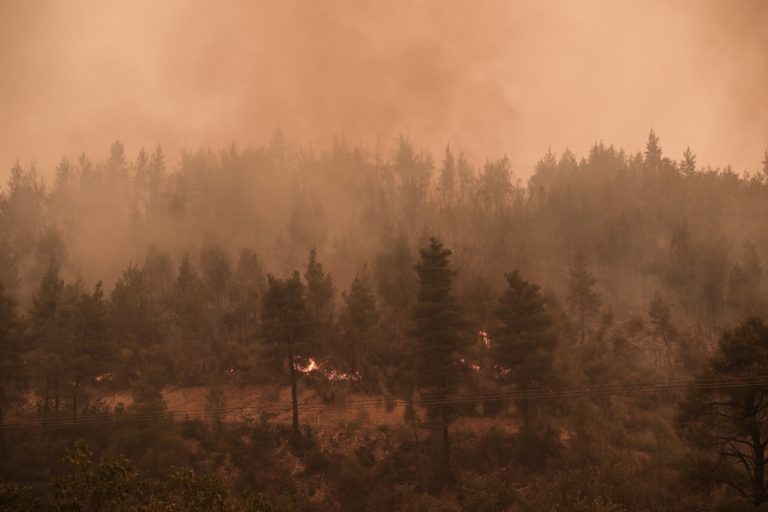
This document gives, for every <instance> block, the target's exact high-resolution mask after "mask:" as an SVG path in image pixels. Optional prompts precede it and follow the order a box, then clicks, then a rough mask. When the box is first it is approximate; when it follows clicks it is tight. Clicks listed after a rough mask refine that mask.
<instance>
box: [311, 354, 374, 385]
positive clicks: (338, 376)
mask: <svg viewBox="0 0 768 512" xmlns="http://www.w3.org/2000/svg"><path fill="white" fill-rule="evenodd" d="M296 369H297V370H299V371H300V372H301V373H306V374H308V373H311V372H315V371H317V372H320V373H321V374H323V376H324V377H325V378H326V379H328V380H337V381H358V380H360V379H361V378H362V377H361V376H360V374H359V373H358V372H354V373H347V372H343V371H341V370H337V369H336V368H332V367H330V366H329V365H322V366H321V365H320V363H318V362H317V360H316V359H315V358H313V357H310V358H309V363H308V364H307V365H306V366H301V365H297V366H296Z"/></svg>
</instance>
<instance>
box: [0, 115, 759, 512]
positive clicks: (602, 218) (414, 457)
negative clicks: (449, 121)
mask: <svg viewBox="0 0 768 512" xmlns="http://www.w3.org/2000/svg"><path fill="white" fill-rule="evenodd" d="M640 145H644V147H645V149H644V151H640V152H637V153H632V152H627V151H625V150H622V149H619V148H616V147H614V146H613V145H608V144H606V143H604V142H598V143H595V144H594V145H593V146H592V148H591V149H590V150H589V152H588V153H587V154H585V155H577V154H574V153H573V152H571V151H570V150H567V149H566V150H564V151H558V152H557V153H555V152H553V151H551V150H550V151H547V152H546V154H544V155H542V156H541V158H540V159H539V161H538V163H537V164H536V165H535V168H534V169H512V168H511V165H510V161H509V159H507V158H506V157H504V158H500V159H488V160H486V161H485V162H473V161H470V159H468V158H466V157H465V156H464V155H463V154H461V153H460V152H456V151H454V150H452V149H451V148H450V147H446V148H445V150H444V152H442V153H441V154H439V155H433V154H430V153H429V152H427V151H425V150H421V149H419V146H418V145H417V144H416V143H415V142H414V141H412V140H411V139H410V138H409V137H408V136H406V135H400V137H399V138H397V139H395V140H392V141H390V144H389V146H388V147H384V146H382V147H376V148H368V147H361V146H355V145H352V144H350V143H348V142H346V141H345V140H337V141H335V142H333V143H332V144H330V145H329V146H328V147H324V148H322V149H316V148H315V149H313V148H307V147H302V146H299V145H295V144H294V143H293V142H292V141H289V140H288V139H287V138H286V137H285V136H284V135H283V134H282V133H281V132H280V131H279V130H278V131H276V132H275V133H274V135H273V136H272V138H271V140H269V142H268V143H266V144H264V145H262V146H259V147H239V146H238V145H237V144H232V145H231V146H229V147H226V148H224V149H221V150H213V149H210V148H202V149H198V150H184V151H182V152H181V153H180V154H178V155H167V154H165V153H164V152H163V150H162V148H161V147H157V148H156V149H150V150H148V151H147V150H144V149H139V150H138V151H136V152H135V153H129V152H128V151H127V150H126V148H125V147H124V145H123V144H122V143H121V142H119V141H116V142H114V143H113V144H112V145H111V147H109V148H105V149H106V150H107V151H105V155H104V156H103V157H98V158H92V157H89V156H86V155H85V154H83V155H82V156H80V157H79V158H77V159H75V160H70V159H68V158H63V159H62V160H61V161H60V163H59V164H58V165H57V166H56V168H55V170H50V172H49V171H48V170H39V169H37V168H36V166H35V165H34V163H31V164H26V163H22V162H17V163H16V164H15V165H14V166H13V167H12V168H11V171H10V176H9V179H8V182H7V184H6V185H5V186H4V187H3V188H2V189H0V190H1V191H2V192H1V193H0V510H9V511H22V510H45V511H47V510H50V511H100V510H112V511H182V510H184V511H186V510H189V511H208V510H213V511H253V512H259V511H260V512H266V511H318V512H320V511H336V510H349V511H362V510H371V511H391V510H402V511H414V512H416V511H470V512H491V511H514V512H534V511H542V512H544V511H566V512H588V511H595V512H641V511H659V510H664V511H671V512H674V511H679V512H682V511H703V512H707V511H710V512H716V511H717V512H727V511H743V510H768V480H766V478H767V475H766V471H768V467H767V466H768V459H766V448H767V447H768V284H767V280H766V273H765V262H766V258H768V151H766V153H765V155H764V160H763V164H762V165H763V167H762V168H761V169H757V170H756V171H755V172H753V173H748V172H746V171H744V172H738V171H736V170H734V169H732V168H731V167H729V166H726V167H724V168H713V167H709V166H706V165H703V164H702V163H700V162H698V161H697V158H696V155H695V153H694V151H693V150H692V149H688V150H686V151H685V152H684V154H682V155H676V156H675V155H667V154H665V153H664V151H663V149H662V142H661V141H660V140H659V137H657V135H656V134H655V133H654V132H653V131H651V132H650V134H649V136H648V139H647V141H643V142H642V144H640ZM73 149H76V148H73ZM46 176H48V177H49V178H48V179H46V178H45V177H46ZM520 176H530V177H528V178H526V179H522V178H521V177H520Z"/></svg>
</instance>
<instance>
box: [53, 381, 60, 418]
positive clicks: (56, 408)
mask: <svg viewBox="0 0 768 512" xmlns="http://www.w3.org/2000/svg"><path fill="white" fill-rule="evenodd" d="M53 410H54V412H55V413H56V416H58V415H59V376H58V375H56V376H55V377H54V378H53Z"/></svg>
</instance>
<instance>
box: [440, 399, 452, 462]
mask: <svg viewBox="0 0 768 512" xmlns="http://www.w3.org/2000/svg"><path fill="white" fill-rule="evenodd" d="M440 415H441V416H442V424H443V454H444V455H445V467H446V469H448V470H450V467H451V444H450V440H449V438H448V406H446V405H445V404H443V405H441V406H440Z"/></svg>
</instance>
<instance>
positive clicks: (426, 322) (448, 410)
mask: <svg viewBox="0 0 768 512" xmlns="http://www.w3.org/2000/svg"><path fill="white" fill-rule="evenodd" d="M419 254H420V256H421V258H420V260H419V262H418V263H417V264H416V266H415V267H414V268H415V269H416V273H417V275H418V279H419V289H418V292H417V294H416V303H415V304H414V305H413V307H412V308H411V327H410V334H411V336H412V338H413V340H414V345H413V356H414V363H415V374H416V378H415V382H416V384H417V386H419V388H420V389H421V390H422V391H423V392H424V394H425V395H426V396H428V397H430V399H431V400H435V399H436V400H444V399H445V398H447V397H448V396H449V395H450V394H451V393H454V392H455V391H456V389H457V387H458V385H459V384H460V383H461V382H462V381H463V380H464V378H465V377H464V375H465V371H464V368H463V367H462V362H461V361H460V358H461V356H462V353H463V352H464V351H465V350H466V348H467V347H468V346H469V344H470V343H471V339H472V338H471V336H468V335H467V333H466V332H465V330H466V328H467V325H466V323H465V321H464V318H463V314H462V310H461V307H460V306H459V305H458V304H457V303H456V299H455V297H454V296H453V293H452V285H453V277H454V275H455V274H456V272H455V271H453V270H452V269H451V267H450V256H451V251H450V250H449V249H445V248H443V244H442V243H441V242H440V241H439V240H438V239H437V238H434V237H432V238H430V241H429V245H428V246H426V247H424V248H423V249H421V250H420V251H419ZM428 411H429V413H430V415H431V416H432V417H433V418H437V419H438V420H439V422H440V425H441V430H442V437H443V454H444V456H445V460H446V463H447V464H449V463H450V440H449V435H448V427H449V425H450V423H451V421H452V420H453V415H454V414H455V408H454V407H452V406H451V405H450V404H448V403H444V402H440V403H438V404H437V405H429V406H428Z"/></svg>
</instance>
